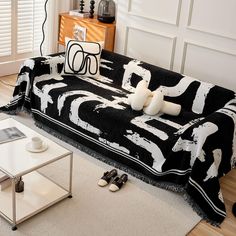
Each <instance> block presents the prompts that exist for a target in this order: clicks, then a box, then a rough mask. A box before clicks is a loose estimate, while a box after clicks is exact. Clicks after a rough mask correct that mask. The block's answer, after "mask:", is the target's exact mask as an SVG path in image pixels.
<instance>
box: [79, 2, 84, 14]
mask: <svg viewBox="0 0 236 236" xmlns="http://www.w3.org/2000/svg"><path fill="white" fill-rule="evenodd" d="M79 9H80V11H79V13H84V1H83V0H81V1H80V4H79Z"/></svg>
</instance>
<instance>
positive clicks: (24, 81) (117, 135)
mask: <svg viewBox="0 0 236 236" xmlns="http://www.w3.org/2000/svg"><path fill="white" fill-rule="evenodd" d="M64 61H65V56H64V54H55V55H52V56H46V57H38V58H33V59H29V60H26V61H25V63H24V65H23V66H22V68H21V70H20V73H19V75H18V80H17V82H16V87H15V91H14V94H13V98H12V100H11V102H10V103H9V104H7V105H6V106H4V107H1V108H0V110H1V111H2V112H6V113H12V114H17V112H19V111H22V110H26V111H28V112H30V113H32V116H33V118H34V119H35V121H36V124H37V125H39V126H40V127H42V128H44V129H46V130H48V131H49V132H52V133H53V134H56V135H57V136H59V137H61V138H64V140H65V141H67V142H70V143H73V144H74V145H77V144H78V146H80V145H82V147H84V146H85V147H87V148H89V149H90V150H94V151H95V152H96V153H99V154H97V155H94V156H95V157H100V158H102V159H103V160H105V161H107V162H109V163H111V162H113V163H116V165H120V167H125V168H126V170H127V171H129V172H131V173H133V174H135V175H136V176H138V177H140V178H142V179H143V180H145V181H147V182H149V183H151V184H154V185H157V186H161V187H165V188H167V189H171V190H174V191H179V192H182V193H183V195H184V196H185V198H186V200H188V202H189V203H190V204H191V205H192V206H193V208H194V209H195V210H196V211H197V212H198V213H199V214H200V215H201V216H202V217H203V218H205V219H207V220H209V221H210V222H211V223H214V224H220V223H221V222H222V221H223V220H224V218H225V216H226V210H225V205H224V200H223V196H222V193H221V189H220V184H219V178H220V177H221V176H224V175H225V174H226V173H227V172H229V171H230V170H231V169H232V168H234V167H235V162H236V149H235V144H236V138H235V135H236V130H235V122H236V99H235V93H234V92H233V91H231V90H228V89H225V88H222V87H219V86H215V85H213V84H210V83H206V82H202V81H199V80H197V79H194V78H190V77H187V76H183V75H181V74H179V73H175V72H172V71H168V70H165V69H162V68H160V67H157V66H154V65H150V64H147V63H144V62H141V61H138V60H134V59H132V58H128V57H125V56H122V55H119V54H115V53H111V52H108V51H105V50H103V51H102V55H101V61H100V76H99V78H92V77H87V76H78V75H76V74H73V73H72V74H70V75H65V74H64V73H62V70H63V65H64ZM143 79H145V80H146V81H148V83H149V89H150V90H152V91H153V90H155V89H157V88H158V87H159V88H161V89H162V91H164V94H165V100H166V101H171V102H174V103H177V104H180V105H181V106H182V110H181V113H180V115H179V116H169V115H164V114H158V115H156V116H148V115H145V114H144V113H143V112H142V111H138V112H137V111H133V110H132V109H131V107H130V106H129V105H128V104H127V97H128V95H129V94H130V93H131V92H133V91H134V88H135V87H136V85H137V83H138V82H139V81H140V80H143ZM100 154H101V155H100Z"/></svg>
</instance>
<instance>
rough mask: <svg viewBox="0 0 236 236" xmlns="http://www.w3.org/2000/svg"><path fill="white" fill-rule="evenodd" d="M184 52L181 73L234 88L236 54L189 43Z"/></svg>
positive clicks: (235, 84)
mask: <svg viewBox="0 0 236 236" xmlns="http://www.w3.org/2000/svg"><path fill="white" fill-rule="evenodd" d="M184 54H185V56H184V61H183V66H182V73H184V74H186V75H189V76H192V77H195V78H198V79H200V80H203V81H207V82H211V83H213V84H217V85H220V86H223V87H225V86H226V83H227V87H229V88H231V89H234V90H236V76H235V75H236V55H233V54H230V53H226V52H223V51H219V50H216V49H211V48H207V47H204V46H201V45H194V44H191V43H186V44H185V52H184Z"/></svg>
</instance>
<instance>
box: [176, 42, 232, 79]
mask: <svg viewBox="0 0 236 236" xmlns="http://www.w3.org/2000/svg"><path fill="white" fill-rule="evenodd" d="M189 45H192V46H195V47H199V48H204V49H207V50H211V51H214V52H218V53H222V54H226V55H229V56H233V57H236V54H233V53H230V52H227V51H224V50H221V49H218V48H212V47H208V46H206V45H203V44H198V43H195V42H191V41H185V42H184V48H183V54H182V61H181V70H180V73H181V74H183V73H184V70H185V64H186V56H187V50H188V46H189Z"/></svg>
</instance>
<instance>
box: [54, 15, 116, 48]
mask: <svg viewBox="0 0 236 236" xmlns="http://www.w3.org/2000/svg"><path fill="white" fill-rule="evenodd" d="M59 19H60V20H59V38H58V44H60V45H64V46H65V37H68V38H71V39H74V38H76V37H77V35H76V32H75V31H76V30H75V28H78V27H82V28H84V29H86V30H85V31H86V33H85V35H86V38H85V41H87V42H104V49H106V50H109V51H113V49H114V41H115V28H116V25H115V23H112V24H105V23H101V22H99V21H98V20H97V19H96V17H95V18H93V19H91V18H82V17H77V16H71V15H69V14H68V13H61V14H60V15H59ZM83 41H84V40H83Z"/></svg>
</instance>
